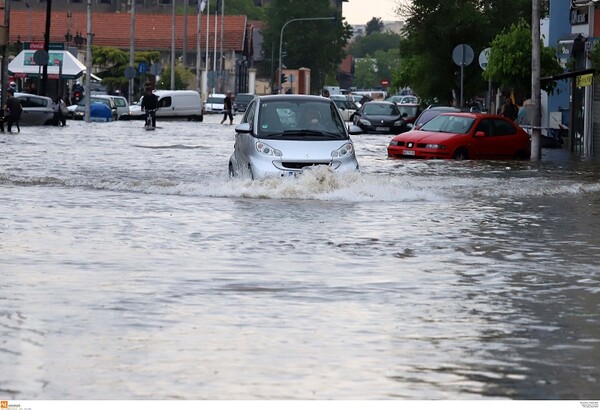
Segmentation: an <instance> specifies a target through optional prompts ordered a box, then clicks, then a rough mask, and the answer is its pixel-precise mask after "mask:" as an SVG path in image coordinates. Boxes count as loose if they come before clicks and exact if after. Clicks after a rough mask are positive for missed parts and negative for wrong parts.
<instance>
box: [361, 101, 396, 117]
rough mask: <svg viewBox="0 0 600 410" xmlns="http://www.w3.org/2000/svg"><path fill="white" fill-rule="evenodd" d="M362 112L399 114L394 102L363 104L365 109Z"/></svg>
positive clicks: (368, 113)
mask: <svg viewBox="0 0 600 410" xmlns="http://www.w3.org/2000/svg"><path fill="white" fill-rule="evenodd" d="M363 112H364V114H366V115H392V116H399V115H400V111H398V107H397V106H396V105H395V104H379V103H370V104H365V109H364V111H363Z"/></svg>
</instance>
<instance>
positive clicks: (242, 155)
mask: <svg viewBox="0 0 600 410" xmlns="http://www.w3.org/2000/svg"><path fill="white" fill-rule="evenodd" d="M257 106H258V104H257V103H256V101H252V102H251V103H250V105H249V106H248V108H247V109H246V112H245V113H244V116H243V117H242V120H241V122H240V124H250V126H251V127H252V130H251V132H250V133H241V132H240V133H236V135H235V143H234V147H233V151H234V158H235V162H236V167H238V170H239V171H241V172H243V171H244V170H245V169H246V164H248V163H249V162H250V160H249V158H248V156H249V155H250V153H251V152H253V150H254V143H255V142H256V138H255V137H254V135H255V134H256V129H255V127H256V125H255V119H256V110H257Z"/></svg>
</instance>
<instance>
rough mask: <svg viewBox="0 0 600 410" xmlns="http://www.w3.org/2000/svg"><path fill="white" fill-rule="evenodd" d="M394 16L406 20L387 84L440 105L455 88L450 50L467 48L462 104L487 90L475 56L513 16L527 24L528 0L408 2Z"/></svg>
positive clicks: (457, 72)
mask: <svg viewBox="0 0 600 410" xmlns="http://www.w3.org/2000/svg"><path fill="white" fill-rule="evenodd" d="M396 11H397V13H399V14H400V15H404V16H406V24H405V28H404V34H405V36H404V37H403V40H402V41H401V43H400V55H401V58H402V59H401V62H400V66H399V67H398V69H397V70H396V71H395V73H394V76H393V82H392V85H393V86H395V87H402V86H410V87H411V88H412V89H413V90H415V91H416V92H417V93H418V94H419V95H420V96H421V97H422V98H424V99H429V100H434V99H437V100H438V101H444V102H446V101H447V100H448V98H449V96H450V95H451V93H452V90H455V91H456V90H459V88H460V67H459V66H457V65H456V64H454V62H453V61H452V50H453V49H454V47H456V46H457V45H459V44H468V45H470V46H471V47H472V48H473V50H474V52H475V60H474V62H473V63H472V64H470V65H469V66H466V67H465V69H464V75H465V77H464V78H465V82H464V95H465V100H468V99H470V98H471V97H474V96H476V95H478V94H480V93H482V92H484V90H486V89H487V84H486V82H485V81H484V78H483V76H482V71H481V68H480V67H479V65H478V64H477V56H478V55H479V53H480V52H481V51H482V50H483V49H484V48H487V47H488V46H489V45H490V44H491V42H492V40H493V39H494V38H495V37H496V35H497V34H499V33H501V32H502V30H503V29H504V28H506V27H509V26H510V25H511V24H512V23H514V22H515V21H517V20H518V18H519V17H523V18H525V19H529V20H530V19H531V0H502V1H497V0H454V1H444V0H412V1H411V2H406V3H402V4H401V5H399V6H398V8H397V10H396ZM528 68H529V67H528Z"/></svg>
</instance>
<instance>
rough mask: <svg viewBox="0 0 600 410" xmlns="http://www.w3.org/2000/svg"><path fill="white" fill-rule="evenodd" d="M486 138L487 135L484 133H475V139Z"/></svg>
mask: <svg viewBox="0 0 600 410" xmlns="http://www.w3.org/2000/svg"><path fill="white" fill-rule="evenodd" d="M486 136H487V134H486V133H485V131H477V132H476V133H475V138H484V137H486Z"/></svg>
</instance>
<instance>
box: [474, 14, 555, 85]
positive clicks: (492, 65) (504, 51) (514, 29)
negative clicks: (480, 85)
mask: <svg viewBox="0 0 600 410" xmlns="http://www.w3.org/2000/svg"><path fill="white" fill-rule="evenodd" d="M540 42H541V41H540ZM540 54H541V55H540V57H541V60H540V61H541V69H542V71H541V75H542V77H546V76H551V75H555V74H559V73H561V72H562V71H563V69H562V67H561V65H560V62H559V60H558V58H557V56H556V51H555V50H554V49H553V48H550V47H543V45H542V46H541V53H540ZM484 76H485V78H488V79H491V80H493V81H495V82H497V83H499V84H500V86H501V87H502V88H503V89H505V90H510V89H512V90H514V91H515V92H516V93H517V94H518V95H519V96H526V95H529V94H530V93H531V26H530V25H529V23H527V22H526V21H525V20H520V21H519V22H518V23H517V24H513V25H512V26H511V27H510V29H509V30H505V31H504V32H503V33H502V34H499V35H498V36H496V38H495V39H494V40H493V41H492V51H491V53H490V56H489V60H488V66H487V69H486V71H485V72H484ZM553 88H554V84H553V83H545V84H544V89H545V90H546V91H548V92H551V91H552V89H553Z"/></svg>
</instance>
